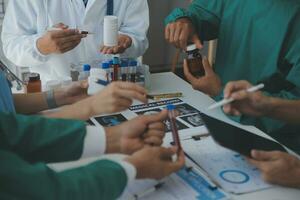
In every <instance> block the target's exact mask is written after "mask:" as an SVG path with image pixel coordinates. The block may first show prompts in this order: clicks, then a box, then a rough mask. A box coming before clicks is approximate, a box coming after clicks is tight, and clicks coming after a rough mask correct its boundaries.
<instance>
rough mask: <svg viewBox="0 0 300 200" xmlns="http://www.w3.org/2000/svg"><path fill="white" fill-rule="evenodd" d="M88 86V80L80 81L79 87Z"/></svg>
mask: <svg viewBox="0 0 300 200" xmlns="http://www.w3.org/2000/svg"><path fill="white" fill-rule="evenodd" d="M88 87H89V82H88V81H86V80H84V81H81V82H80V88H82V89H87V88H88Z"/></svg>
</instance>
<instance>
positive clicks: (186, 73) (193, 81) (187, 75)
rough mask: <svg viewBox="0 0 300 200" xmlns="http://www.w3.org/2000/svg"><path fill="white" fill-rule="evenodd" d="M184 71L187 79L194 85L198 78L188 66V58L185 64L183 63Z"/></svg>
mask: <svg viewBox="0 0 300 200" xmlns="http://www.w3.org/2000/svg"><path fill="white" fill-rule="evenodd" d="M183 72H184V75H185V77H186V79H187V80H188V81H189V82H190V83H191V84H192V85H194V83H195V82H197V78H196V77H194V76H193V75H192V74H191V72H190V70H189V68H188V63H187V60H186V59H184V64H183Z"/></svg>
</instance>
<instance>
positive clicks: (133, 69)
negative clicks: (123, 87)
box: [129, 60, 138, 83]
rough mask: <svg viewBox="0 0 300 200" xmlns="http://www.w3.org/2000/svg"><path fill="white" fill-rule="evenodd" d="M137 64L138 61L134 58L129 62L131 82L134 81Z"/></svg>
mask: <svg viewBox="0 0 300 200" xmlns="http://www.w3.org/2000/svg"><path fill="white" fill-rule="evenodd" d="M137 65H138V62H137V61H136V60H131V61H130V62H129V74H130V82H133V83H135V82H136V73H137Z"/></svg>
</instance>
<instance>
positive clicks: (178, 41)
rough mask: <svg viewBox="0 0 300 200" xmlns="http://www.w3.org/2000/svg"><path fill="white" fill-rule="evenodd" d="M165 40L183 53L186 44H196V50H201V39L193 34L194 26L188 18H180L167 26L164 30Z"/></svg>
mask: <svg viewBox="0 0 300 200" xmlns="http://www.w3.org/2000/svg"><path fill="white" fill-rule="evenodd" d="M165 38H166V40H167V41H168V42H169V43H171V44H173V45H174V46H175V47H176V48H179V49H182V50H184V51H185V50H186V48H187V45H188V42H192V43H193V44H196V47H197V48H198V49H202V48H203V45H202V43H201V40H200V39H203V38H199V37H198V35H197V34H196V32H195V28H194V25H193V24H192V22H191V21H190V20H189V19H188V18H180V19H178V20H176V22H173V23H170V24H168V25H167V27H166V28H165Z"/></svg>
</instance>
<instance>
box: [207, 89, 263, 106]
mask: <svg viewBox="0 0 300 200" xmlns="http://www.w3.org/2000/svg"><path fill="white" fill-rule="evenodd" d="M264 87H265V85H264V84H259V85H257V86H253V87H251V88H249V89H247V90H246V91H247V92H248V93H253V92H257V91H258V90H261V89H263V88H264ZM234 100H235V99H233V98H229V99H223V100H222V101H219V102H217V103H215V104H213V105H211V106H209V107H208V109H207V110H213V109H216V108H219V107H222V106H224V105H226V104H229V103H232V102H233V101H234Z"/></svg>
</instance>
